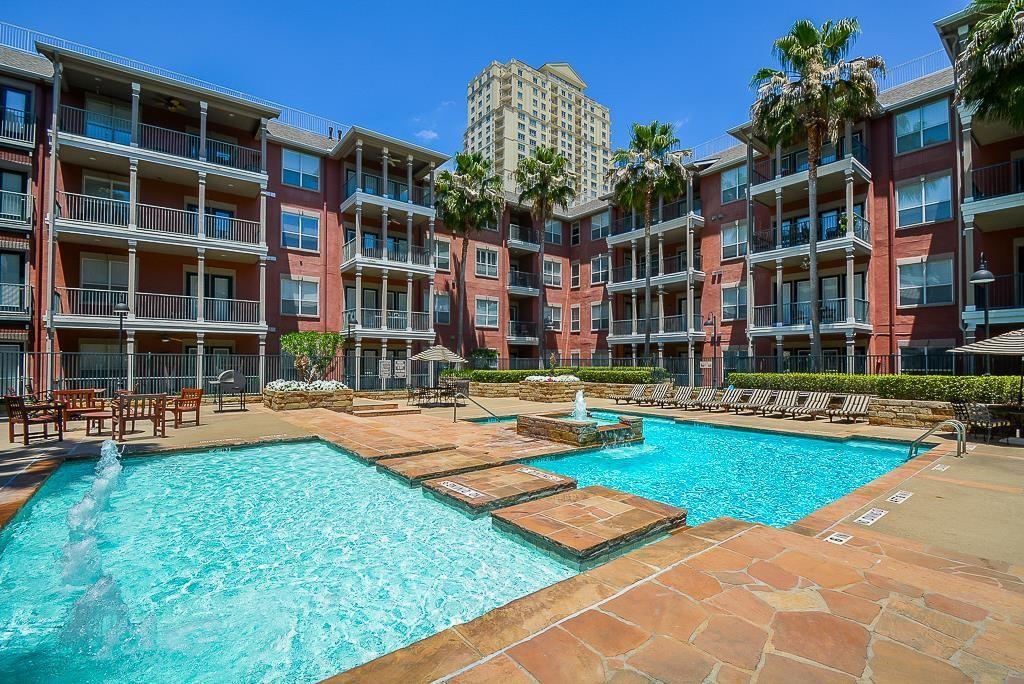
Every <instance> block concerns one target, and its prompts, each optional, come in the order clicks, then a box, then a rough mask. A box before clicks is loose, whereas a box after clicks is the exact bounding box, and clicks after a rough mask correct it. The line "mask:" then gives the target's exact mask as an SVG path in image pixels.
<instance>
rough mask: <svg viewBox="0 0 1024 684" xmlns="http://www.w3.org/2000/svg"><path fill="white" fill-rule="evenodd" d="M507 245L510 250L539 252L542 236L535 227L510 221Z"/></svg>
mask: <svg viewBox="0 0 1024 684" xmlns="http://www.w3.org/2000/svg"><path fill="white" fill-rule="evenodd" d="M506 246H507V247H508V250H509V251H510V252H529V253H531V254H533V253H537V252H539V251H540V236H539V235H538V234H537V231H535V230H534V229H533V228H530V227H528V226H520V225H519V224H517V223H510V224H509V226H508V240H507V241H506Z"/></svg>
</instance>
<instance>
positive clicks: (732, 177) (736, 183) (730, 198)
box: [722, 165, 747, 204]
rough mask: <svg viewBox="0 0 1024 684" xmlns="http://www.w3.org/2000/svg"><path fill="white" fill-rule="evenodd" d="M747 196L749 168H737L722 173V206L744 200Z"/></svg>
mask: <svg viewBox="0 0 1024 684" xmlns="http://www.w3.org/2000/svg"><path fill="white" fill-rule="evenodd" d="M746 194H747V167H746V166H745V165H744V166H737V167H735V168H732V169H729V170H727V171H723V172H722V204H725V203H726V202H735V201H736V200H738V199H743V198H744V197H746Z"/></svg>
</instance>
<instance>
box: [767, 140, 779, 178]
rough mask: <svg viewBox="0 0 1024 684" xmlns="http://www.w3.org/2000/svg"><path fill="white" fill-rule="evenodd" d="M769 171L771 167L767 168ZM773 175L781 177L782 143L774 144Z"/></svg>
mask: <svg viewBox="0 0 1024 684" xmlns="http://www.w3.org/2000/svg"><path fill="white" fill-rule="evenodd" d="M769 173H771V169H770V168H769ZM775 177H776V178H782V144H781V143H780V144H778V145H776V146H775Z"/></svg>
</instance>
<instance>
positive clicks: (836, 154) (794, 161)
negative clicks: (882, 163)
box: [750, 138, 871, 205]
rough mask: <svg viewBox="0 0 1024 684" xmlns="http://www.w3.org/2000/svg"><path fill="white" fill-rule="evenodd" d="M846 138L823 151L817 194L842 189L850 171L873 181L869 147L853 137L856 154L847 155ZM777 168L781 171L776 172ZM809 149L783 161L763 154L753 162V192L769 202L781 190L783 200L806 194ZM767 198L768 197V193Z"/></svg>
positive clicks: (773, 200) (786, 156) (791, 154)
mask: <svg viewBox="0 0 1024 684" xmlns="http://www.w3.org/2000/svg"><path fill="white" fill-rule="evenodd" d="M845 147H846V143H845V139H840V140H839V142H838V143H837V144H836V145H834V146H829V147H826V148H825V149H823V150H822V155H821V161H820V162H818V194H819V195H820V194H824V193H828V192H834V191H837V190H840V189H842V187H843V184H844V183H845V175H846V172H847V171H851V172H853V173H854V174H856V175H857V176H859V177H860V178H861V179H862V180H865V181H868V180H871V171H870V167H869V160H870V155H869V154H868V148H867V146H866V145H865V144H864V143H863V142H861V141H860V140H858V139H857V138H854V139H853V151H852V152H853V153H852V154H851V155H850V156H846V150H845ZM777 171H778V174H776V172H777ZM807 176H808V169H807V150H806V149H804V150H798V151H795V152H790V153H788V154H785V155H783V156H782V158H781V160H780V161H777V160H775V159H773V158H770V157H762V158H761V159H758V160H757V161H755V162H754V165H753V168H752V169H751V171H750V193H751V195H752V196H753V197H755V198H760V200H761V201H762V202H764V203H766V204H769V205H774V202H775V191H776V190H782V192H783V195H782V199H783V202H791V201H796V200H799V199H801V198H803V199H806V197H807V185H806V184H807ZM769 195H770V198H769V197H766V196H769Z"/></svg>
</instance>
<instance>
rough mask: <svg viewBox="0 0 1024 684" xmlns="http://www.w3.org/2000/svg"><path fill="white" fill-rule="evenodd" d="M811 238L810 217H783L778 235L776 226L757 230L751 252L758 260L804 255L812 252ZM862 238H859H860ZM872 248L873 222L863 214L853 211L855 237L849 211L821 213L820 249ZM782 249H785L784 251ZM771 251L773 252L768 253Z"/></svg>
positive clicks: (819, 225)
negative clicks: (810, 250)
mask: <svg viewBox="0 0 1024 684" xmlns="http://www.w3.org/2000/svg"><path fill="white" fill-rule="evenodd" d="M810 241H811V222H810V218H808V217H804V218H800V219H797V220H796V221H792V220H790V221H783V224H782V230H781V231H780V234H779V235H776V232H775V229H774V228H770V229H764V230H755V231H754V233H753V235H751V239H750V248H751V256H752V257H756V256H757V255H763V256H761V257H760V258H754V260H755V261H765V260H769V259H777V258H784V257H787V256H803V255H806V254H808V253H809V248H808V247H807V245H809V244H810ZM858 241H859V242H858ZM851 243H852V245H853V246H855V247H859V248H861V250H862V251H870V250H871V222H870V221H868V220H867V219H865V218H864V217H863V216H861V215H860V214H854V215H853V233H852V237H851V235H850V234H848V233H847V225H846V214H842V215H839V214H827V215H825V216H819V217H818V245H817V246H818V253H819V254H821V253H822V252H828V251H831V250H836V249H840V250H845V249H846V247H847V246H848V245H850V244H851ZM780 250H785V251H781V252H780ZM769 253H771V254H769Z"/></svg>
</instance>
